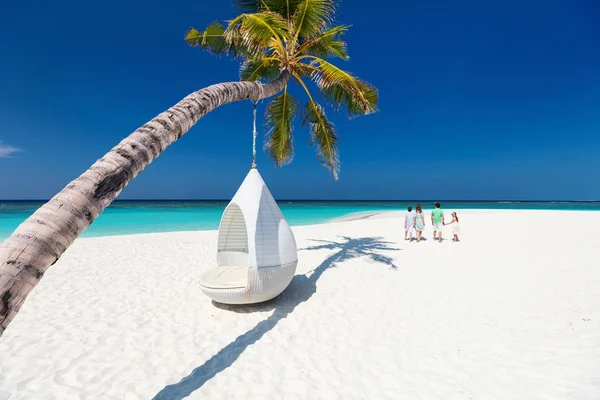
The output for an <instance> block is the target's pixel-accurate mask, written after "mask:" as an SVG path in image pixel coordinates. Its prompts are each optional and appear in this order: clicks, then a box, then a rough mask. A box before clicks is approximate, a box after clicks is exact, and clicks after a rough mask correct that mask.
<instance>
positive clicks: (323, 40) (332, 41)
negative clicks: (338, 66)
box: [298, 25, 350, 60]
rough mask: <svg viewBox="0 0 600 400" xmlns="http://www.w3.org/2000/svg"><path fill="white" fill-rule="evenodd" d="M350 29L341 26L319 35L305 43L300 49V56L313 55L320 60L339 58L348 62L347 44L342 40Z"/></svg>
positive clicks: (346, 26)
mask: <svg viewBox="0 0 600 400" xmlns="http://www.w3.org/2000/svg"><path fill="white" fill-rule="evenodd" d="M348 28H350V26H348V25H340V26H336V27H334V28H331V29H328V30H326V31H323V32H321V33H319V34H318V35H317V36H316V37H313V38H311V39H308V40H307V41H305V42H304V43H303V44H302V45H301V46H300V48H299V49H298V53H299V54H311V55H314V56H317V57H320V58H329V57H338V58H341V59H343V60H348V53H347V50H346V42H344V41H342V40H340V39H341V37H342V35H343V34H344V33H345V32H346V31H347V30H348Z"/></svg>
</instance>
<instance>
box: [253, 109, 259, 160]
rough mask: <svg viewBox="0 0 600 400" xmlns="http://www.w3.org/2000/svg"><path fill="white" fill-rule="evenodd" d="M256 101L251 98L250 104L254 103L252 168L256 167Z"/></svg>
mask: <svg viewBox="0 0 600 400" xmlns="http://www.w3.org/2000/svg"><path fill="white" fill-rule="evenodd" d="M256 103H258V101H256V100H252V104H254V130H253V131H252V168H256V135H257V134H258V132H256Z"/></svg>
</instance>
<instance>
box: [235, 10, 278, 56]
mask: <svg viewBox="0 0 600 400" xmlns="http://www.w3.org/2000/svg"><path fill="white" fill-rule="evenodd" d="M225 37H226V39H227V40H228V41H231V42H233V41H236V42H237V43H239V44H243V45H244V46H246V47H248V48H249V49H251V51H253V52H254V53H257V52H259V51H264V50H266V49H267V48H271V49H273V50H277V51H278V52H280V53H281V54H283V53H285V49H284V45H283V42H282V40H286V39H287V38H288V37H289V27H288V24H287V22H286V21H285V20H284V19H283V18H282V17H281V16H280V15H278V14H276V13H272V12H261V13H256V14H242V15H240V16H238V17H236V18H235V19H233V20H231V21H230V22H229V25H228V27H227V29H226V30H225Z"/></svg>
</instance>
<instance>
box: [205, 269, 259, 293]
mask: <svg viewBox="0 0 600 400" xmlns="http://www.w3.org/2000/svg"><path fill="white" fill-rule="evenodd" d="M200 284H201V285H202V286H204V287H207V288H211V289H243V288H245V287H246V286H247V285H248V267H239V266H224V267H217V268H214V269H211V270H209V271H206V272H205V273H204V274H202V276H201V277H200Z"/></svg>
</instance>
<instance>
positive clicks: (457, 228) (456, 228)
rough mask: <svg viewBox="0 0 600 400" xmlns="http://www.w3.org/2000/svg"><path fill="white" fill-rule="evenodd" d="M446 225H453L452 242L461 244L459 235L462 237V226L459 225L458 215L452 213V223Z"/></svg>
mask: <svg viewBox="0 0 600 400" xmlns="http://www.w3.org/2000/svg"><path fill="white" fill-rule="evenodd" d="M444 225H452V234H453V235H454V238H453V239H452V241H453V242H460V240H459V239H458V235H460V224H459V223H458V215H457V214H456V212H453V213H452V221H450V222H448V223H444Z"/></svg>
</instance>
